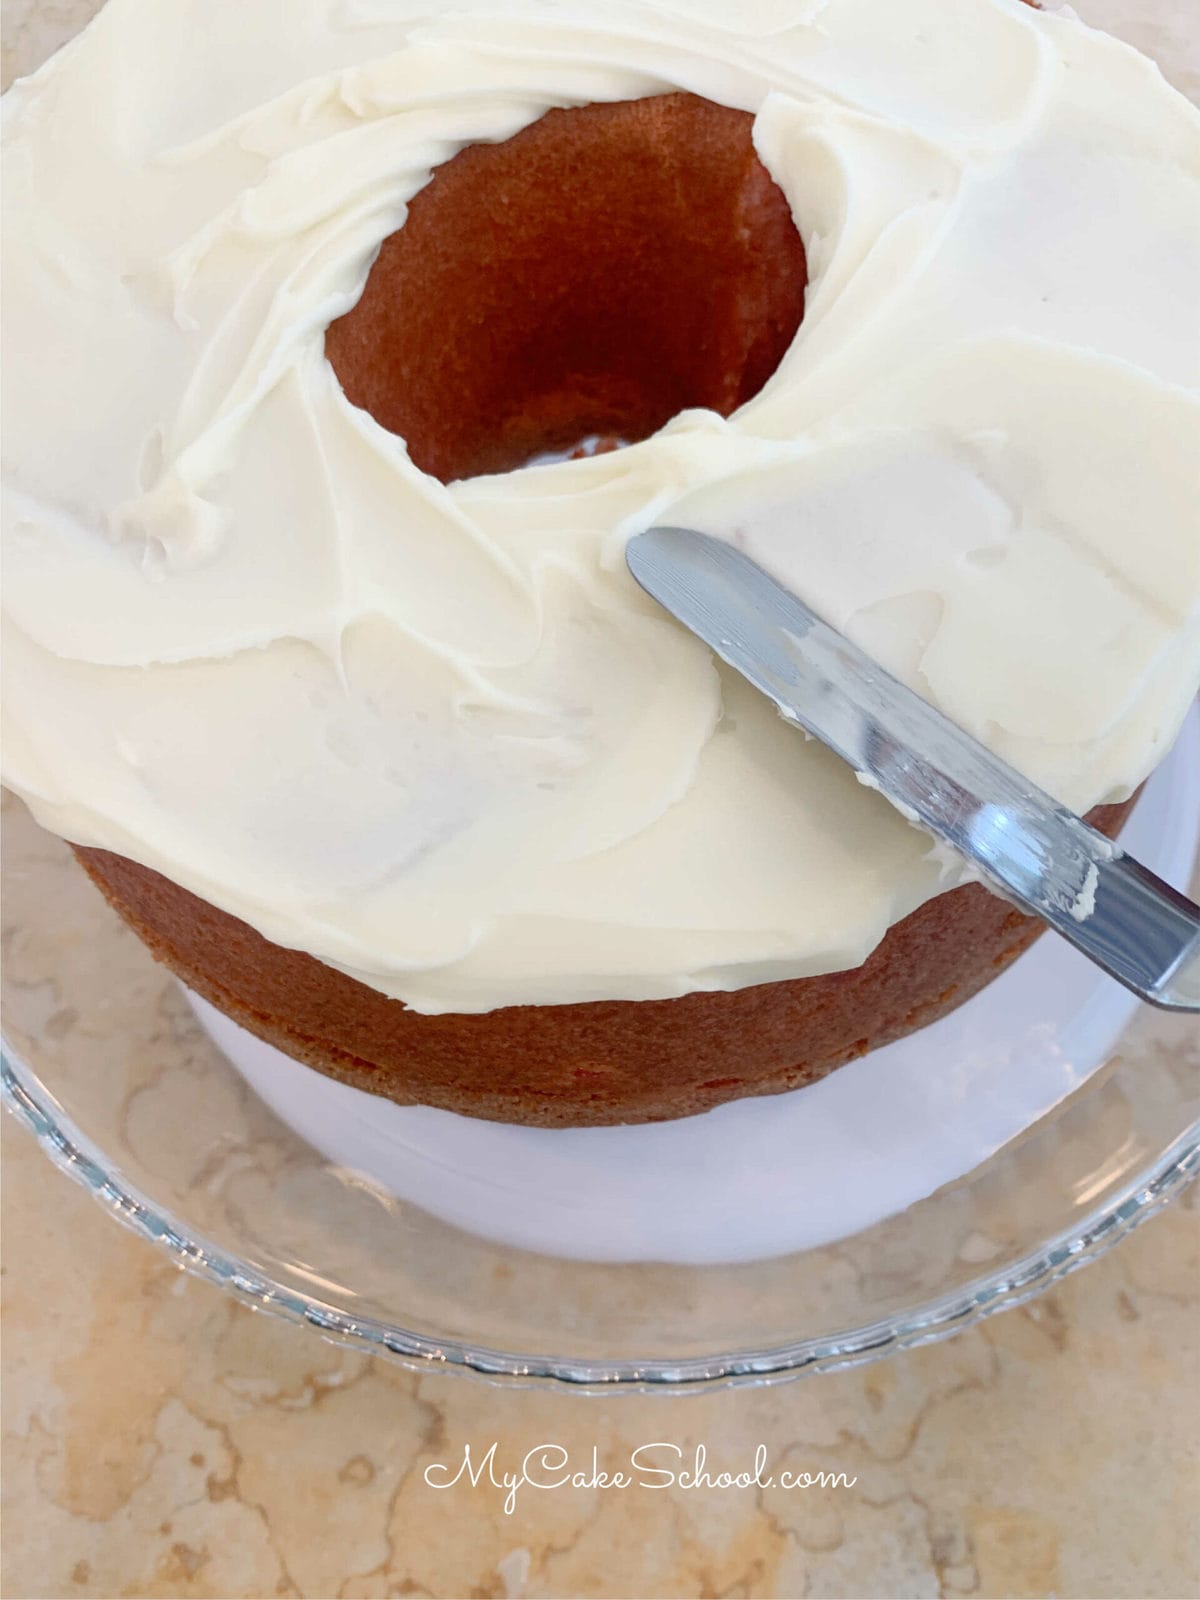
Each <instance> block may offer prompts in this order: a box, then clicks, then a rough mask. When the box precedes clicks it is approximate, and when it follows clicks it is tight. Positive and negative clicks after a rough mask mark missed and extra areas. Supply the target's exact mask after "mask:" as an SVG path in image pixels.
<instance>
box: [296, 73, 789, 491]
mask: <svg viewBox="0 0 1200 1600" xmlns="http://www.w3.org/2000/svg"><path fill="white" fill-rule="evenodd" d="M753 125H754V118H753V116H752V115H751V114H750V113H749V112H747V111H737V110H734V109H731V108H730V107H729V106H720V105H714V104H713V103H712V102H711V101H708V100H702V99H699V98H698V97H697V96H695V95H690V94H665V95H653V96H651V97H649V98H648V99H644V100H623V101H616V102H614V103H612V104H603V105H587V106H577V107H573V108H571V109H570V110H555V111H550V112H548V113H547V114H546V115H545V116H543V117H541V118H539V119H538V120H537V121H536V122H533V123H531V124H530V125H529V126H528V127H527V128H524V129H522V130H521V132H520V133H517V134H516V135H514V136H513V137H512V138H511V139H506V140H505V141H503V143H500V144H492V145H471V146H468V147H467V148H466V149H465V150H462V151H460V152H459V154H458V155H456V156H455V157H454V158H453V159H452V160H451V161H448V162H447V163H446V164H445V165H444V166H442V167H439V168H438V170H437V171H436V172H435V173H434V175H433V178H432V179H431V180H430V182H429V183H428V184H427V185H426V187H425V188H424V189H422V190H421V191H420V192H419V193H418V194H417V195H416V196H415V197H414V198H413V200H412V201H411V203H410V205H409V208H408V215H407V217H406V219H405V222H404V226H403V227H402V228H400V229H398V230H397V231H396V232H395V233H393V234H392V235H391V236H390V238H388V239H386V240H385V241H384V243H383V247H382V249H381V250H380V252H379V256H378V258H377V259H376V261H375V263H374V265H373V266H372V268H371V271H370V274H369V276H368V278H367V283H366V287H365V288H364V290H363V293H362V296H361V297H360V299H359V301H358V303H357V304H356V305H355V306H354V307H353V309H352V310H350V311H349V312H347V314H346V315H345V316H343V317H340V318H339V319H338V320H337V321H336V322H334V323H332V324H331V325H330V327H329V328H328V329H327V330H326V335H325V353H326V355H327V356H328V358H329V361H330V364H331V365H332V367H333V369H334V371H335V373H336V374H337V376H338V378H339V380H340V382H341V385H342V388H343V389H344V390H345V392H346V394H347V396H348V397H349V398H350V399H351V400H352V401H354V403H355V404H356V405H359V406H361V407H362V408H363V409H364V410H366V411H369V412H370V413H371V414H372V416H373V417H374V418H375V419H376V421H377V422H380V423H381V424H382V425H383V426H384V427H385V428H388V429H390V430H391V432H393V433H397V434H399V435H400V436H401V437H402V438H403V439H404V440H405V442H406V444H407V446H408V451H409V455H410V456H411V458H412V460H413V461H414V462H415V463H416V465H417V466H419V467H421V468H422V469H423V470H424V471H426V472H429V473H431V474H433V475H434V476H435V477H438V478H441V479H443V480H445V481H449V480H450V479H452V478H462V477H468V476H471V475H472V474H477V473H483V472H503V471H507V470H508V469H509V468H512V467H517V466H520V465H521V464H522V463H523V462H525V461H527V460H528V459H529V458H530V456H532V455H534V454H536V453H537V452H539V451H547V450H551V451H553V450H569V449H571V447H572V446H574V445H575V444H576V443H577V442H578V441H579V440H580V439H583V438H585V437H587V436H589V435H599V436H605V435H613V436H616V437H618V438H622V439H625V440H635V439H642V438H645V437H647V436H648V435H649V434H651V433H653V432H655V430H656V429H658V428H660V427H661V426H662V425H663V424H664V423H665V422H667V421H669V420H670V418H671V417H673V416H675V415H676V414H677V413H678V412H680V411H683V410H686V409H687V408H689V407H693V406H703V407H707V408H708V409H710V410H713V411H717V412H719V413H720V414H721V415H722V416H728V415H729V413H730V412H731V411H734V410H735V409H736V408H737V407H738V406H740V405H741V404H742V403H743V402H744V401H746V400H748V399H750V398H751V396H753V395H754V394H756V393H757V392H758V390H759V389H760V388H761V387H762V385H763V384H764V383H765V382H766V380H767V379H768V378H769V377H770V375H771V373H772V372H774V370H775V368H776V367H777V366H778V365H779V362H780V360H781V359H782V357H783V355H784V353H785V351H786V350H787V348H788V346H789V345H790V343H791V342H792V338H793V336H794V335H795V332H796V329H797V327H798V326H799V324H800V319H801V316H802V315H803V311H804V290H805V286H806V284H807V281H808V273H807V265H806V261H805V254H804V245H803V243H802V242H801V239H800V235H799V233H798V232H797V231H796V225H795V223H794V221H793V220H792V213H791V209H790V207H789V205H788V202H787V199H786V197H785V196H784V194H783V191H782V190H781V189H780V188H779V186H778V184H776V183H775V181H774V180H773V179H772V178H771V176H770V174H769V173H768V172H767V170H766V168H765V167H764V166H763V164H762V162H761V161H759V159H758V156H757V154H756V152H755V149H754V141H753V137H752V130H753Z"/></svg>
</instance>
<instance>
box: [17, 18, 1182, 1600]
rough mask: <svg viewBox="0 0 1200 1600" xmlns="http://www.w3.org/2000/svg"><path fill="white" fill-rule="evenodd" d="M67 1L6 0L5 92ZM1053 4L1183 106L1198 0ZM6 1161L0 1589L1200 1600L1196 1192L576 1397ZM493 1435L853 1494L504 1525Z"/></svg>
mask: <svg viewBox="0 0 1200 1600" xmlns="http://www.w3.org/2000/svg"><path fill="white" fill-rule="evenodd" d="M248 3H250V0H248ZM257 3H261V0H257ZM96 8H97V0H3V21H4V25H5V26H4V39H3V50H4V75H5V81H6V82H7V81H9V79H11V77H12V76H13V75H15V74H16V73H18V72H24V71H28V70H30V69H31V68H32V67H33V66H34V65H36V64H37V62H38V61H40V60H41V59H42V58H43V57H44V56H45V55H46V54H47V53H48V52H49V51H50V50H51V49H53V48H55V47H56V46H57V45H58V44H60V43H61V42H63V41H64V40H65V39H66V38H68V37H70V35H71V34H72V33H73V32H74V31H75V30H76V29H77V28H78V27H79V26H80V25H81V23H82V22H83V20H85V18H86V17H87V16H88V15H89V14H90V13H91V12H92V11H94V10H95V9H96ZM1078 9H1079V10H1081V11H1082V12H1083V13H1084V14H1085V15H1086V16H1087V17H1088V18H1089V20H1094V21H1096V22H1099V23H1101V24H1102V25H1104V26H1109V27H1112V28H1113V30H1114V31H1116V32H1121V33H1124V34H1125V35H1126V36H1128V37H1130V38H1132V39H1133V40H1134V41H1135V42H1136V43H1138V44H1140V45H1141V46H1142V47H1143V48H1145V49H1147V50H1149V51H1150V52H1151V53H1153V54H1154V55H1155V56H1156V57H1157V58H1158V59H1159V60H1160V61H1161V62H1162V63H1163V64H1164V67H1165V68H1166V69H1167V71H1168V73H1169V75H1170V76H1172V77H1173V78H1174V79H1175V81H1176V82H1178V83H1179V84H1180V85H1181V86H1183V87H1185V88H1186V89H1187V90H1188V91H1189V92H1192V93H1193V94H1200V28H1198V27H1197V20H1198V19H1197V16H1196V13H1195V11H1194V5H1193V0H1088V3H1086V4H1085V3H1084V0H1078ZM3 1162H4V1164H3V1183H4V1200H5V1216H6V1229H5V1238H4V1243H5V1266H4V1285H3V1287H4V1344H3V1375H4V1393H3V1425H4V1455H3V1478H4V1505H5V1511H6V1519H5V1530H4V1531H5V1539H4V1550H3V1570H2V1581H3V1592H4V1593H5V1594H6V1595H9V1596H12V1597H30V1600H32V1597H34V1596H75V1595H79V1596H84V1595H99V1596H118V1595H151V1596H192V1595H196V1596H236V1597H258V1596H273V1595H304V1596H318V1597H325V1596H346V1597H351V1596H392V1595H396V1596H401V1595H431V1596H437V1597H446V1600H448V1597H454V1596H483V1595H499V1596H508V1595H513V1596H515V1595H530V1596H535V1595H595V1596H603V1597H613V1600H616V1597H619V1596H650V1595H662V1596H702V1595H705V1596H708V1595H711V1596H720V1595H746V1596H768V1595H772V1596H773V1595H782V1596H800V1595H815V1596H831V1597H832V1596H859V1595H862V1596H868V1595H888V1596H907V1595H914V1596H916V1595H947V1596H956V1595H964V1596H965V1595H977V1596H1008V1595H1011V1596H1020V1595H1034V1596H1046V1595H1060V1596H1122V1597H1125V1596H1128V1597H1134V1596H1137V1597H1143V1596H1144V1597H1151V1596H1180V1595H1192V1594H1196V1593H1197V1592H1200V1514H1198V1509H1197V1508H1198V1506H1200V1496H1198V1495H1197V1488H1198V1487H1200V1481H1198V1472H1197V1459H1198V1450H1197V1442H1196V1439H1195V1436H1194V1428H1193V1418H1194V1415H1195V1407H1196V1401H1197V1398H1198V1396H1200V1317H1198V1316H1197V1309H1198V1305H1200V1226H1198V1215H1200V1205H1198V1204H1197V1195H1196V1192H1195V1191H1194V1190H1193V1192H1192V1194H1191V1195H1190V1196H1188V1197H1185V1199H1184V1200H1183V1201H1182V1202H1180V1203H1179V1204H1177V1205H1175V1206H1174V1207H1172V1208H1170V1209H1169V1210H1168V1211H1167V1212H1166V1213H1164V1214H1163V1215H1161V1216H1159V1217H1157V1218H1155V1219H1153V1220H1151V1221H1150V1222H1149V1223H1147V1224H1146V1225H1145V1226H1144V1227H1143V1228H1141V1229H1139V1230H1138V1231H1137V1232H1136V1233H1134V1234H1133V1235H1132V1236H1131V1237H1130V1238H1129V1239H1127V1240H1126V1241H1124V1242H1123V1243H1122V1244H1121V1245H1120V1247H1119V1248H1118V1249H1117V1250H1116V1251H1114V1252H1112V1253H1111V1254H1109V1255H1108V1256H1106V1257H1105V1258H1104V1259H1102V1260H1101V1261H1100V1262H1099V1263H1098V1264H1097V1265H1095V1266H1093V1267H1091V1268H1089V1269H1088V1270H1087V1271H1086V1272H1083V1273H1080V1274H1077V1275H1076V1276H1074V1277H1072V1278H1070V1279H1068V1280H1067V1281H1066V1282H1064V1283H1062V1284H1060V1285H1059V1286H1058V1287H1057V1288H1055V1289H1054V1290H1053V1291H1052V1292H1050V1293H1048V1294H1046V1295H1044V1296H1042V1297H1041V1298H1040V1299H1039V1300H1037V1301H1036V1302H1034V1303H1033V1304H1032V1305H1030V1306H1027V1307H1025V1308H1023V1309H1020V1310H1016V1311H1011V1312H1008V1313H1006V1314H1004V1315H1003V1316H1000V1317H996V1318H993V1319H992V1320H990V1321H988V1322H985V1323H984V1324H982V1325H981V1326H979V1327H977V1328H975V1329H973V1330H971V1331H969V1332H967V1333H965V1334H962V1335H960V1336H958V1337H957V1338H955V1339H953V1340H951V1341H950V1342H948V1343H945V1344H941V1345H936V1346H932V1347H929V1348H927V1349H923V1350H914V1351H909V1352H906V1353H904V1354H902V1355H901V1356H899V1357H895V1358H893V1359H892V1360H890V1361H888V1362H887V1363H884V1364H880V1365H876V1366H872V1367H867V1368H861V1369H858V1370H855V1371H852V1372H847V1373H841V1374H836V1375H831V1376H825V1377H820V1378H812V1379H808V1380H805V1381H802V1382H798V1383H793V1384H789V1385H786V1386H783V1387H780V1388H774V1389H769V1390H737V1391H732V1392H726V1393H716V1394H708V1395H693V1396H688V1397H682V1396H680V1397H664V1398H658V1397H633V1396H628V1397H627V1396H613V1397H611V1398H607V1397H606V1398H600V1399H596V1398H585V1397H578V1396H571V1395H564V1394H559V1393H549V1392H540V1391H514V1390H498V1389H493V1388H489V1387H487V1386H486V1385H484V1384H483V1383H481V1382H479V1381H476V1380H471V1379H467V1378H463V1377H458V1376H454V1375H450V1374H445V1375H441V1374H438V1375H429V1376H422V1377H415V1376H413V1375H411V1374H409V1373H407V1372H405V1371H403V1370H402V1369H400V1368H399V1367H396V1366H393V1365H390V1364H387V1363H383V1362H378V1361H372V1360H369V1359H367V1358H365V1357H363V1356H361V1355H358V1354H354V1353H349V1352H346V1351H344V1350H341V1349H337V1348H335V1347H333V1346H331V1345H327V1344H325V1343H323V1342H322V1341H321V1340H320V1339H319V1338H318V1337H317V1336H316V1334H315V1333H313V1332H311V1331H308V1330H306V1329H303V1328H298V1327H294V1326H291V1325H288V1324H284V1323H280V1322H276V1321H274V1320H272V1319H269V1318H267V1317H264V1316H255V1315H254V1314H253V1313H251V1312H250V1311H248V1310H247V1309H245V1308H244V1307H242V1306H240V1305H235V1304H234V1303H233V1302H232V1301H230V1300H228V1299H227V1298H225V1297H223V1296H222V1295H221V1294H220V1293H219V1292H218V1291H217V1290H215V1289H213V1288H212V1287H210V1286H209V1285H207V1284H205V1283H202V1282H199V1281H197V1280H195V1279H191V1278H186V1277H183V1276H181V1275H180V1274H179V1273H178V1271H177V1270H176V1269H175V1267H174V1266H173V1265H172V1264H171V1263H170V1262H169V1261H168V1260H166V1259H165V1258H164V1257H162V1256H160V1255H158V1254H157V1253H156V1252H155V1251H154V1250H153V1249H151V1247H150V1246H148V1245H146V1244H145V1243H143V1242H141V1241H140V1240H138V1239H135V1238H134V1237H133V1236H131V1235H129V1234H126V1233H125V1232H123V1231H122V1230H121V1229H119V1228H117V1227H115V1226H114V1225H113V1223H112V1222H111V1221H110V1220H109V1219H108V1218H107V1217H106V1216H105V1215H104V1214H103V1213H102V1212H101V1210H100V1209H99V1207H97V1206H96V1205H94V1204H93V1202H92V1201H91V1200H90V1199H88V1197H87V1196H86V1195H85V1194H84V1193H83V1192H82V1191H81V1190H80V1189H78V1188H76V1187H75V1186H73V1185H72V1184H71V1183H70V1182H69V1181H68V1180H67V1179H66V1178H64V1177H62V1176H61V1175H60V1174H58V1173H56V1172H54V1171H53V1170H52V1168H51V1167H50V1165H49V1163H48V1162H47V1161H46V1160H45V1158H44V1157H43V1156H42V1155H41V1154H40V1152H39V1151H38V1150H37V1148H36V1147H35V1145H34V1143H33V1141H32V1140H31V1139H29V1138H28V1137H27V1136H26V1135H24V1134H23V1133H22V1132H21V1131H20V1130H19V1129H17V1128H16V1127H15V1125H13V1124H12V1123H11V1121H6V1125H5V1127H4V1130H3ZM492 1441H495V1443H496V1454H495V1461H496V1464H497V1469H498V1470H499V1469H500V1468H501V1466H507V1467H510V1468H511V1467H513V1466H515V1465H516V1464H518V1463H519V1462H520V1460H521V1459H522V1458H523V1457H524V1456H525V1455H526V1453H527V1452H528V1451H530V1450H531V1449H533V1447H535V1446H537V1445H540V1444H544V1443H553V1444H557V1445H560V1446H562V1447H563V1448H565V1449H566V1450H567V1451H569V1453H570V1459H571V1464H572V1466H582V1467H590V1465H591V1460H592V1452H593V1449H594V1450H595V1451H596V1456H597V1460H598V1462H599V1465H600V1466H601V1467H602V1468H609V1469H614V1468H619V1467H620V1466H621V1465H622V1464H624V1463H627V1462H628V1459H629V1456H630V1453H631V1452H632V1451H633V1450H634V1449H636V1448H637V1447H638V1446H639V1445H646V1444H649V1443H651V1442H654V1441H663V1442H666V1443H670V1444H676V1445H678V1447H679V1448H680V1450H681V1451H682V1452H683V1456H682V1457H681V1459H682V1460H684V1461H690V1460H694V1453H695V1450H696V1448H697V1446H698V1445H701V1444H703V1445H704V1446H706V1448H707V1451H708V1454H709V1458H710V1464H711V1465H712V1466H713V1467H714V1468H728V1469H729V1470H732V1471H738V1470H742V1469H743V1468H744V1467H749V1466H750V1465H751V1464H752V1462H753V1459H754V1454H755V1450H756V1448H757V1447H759V1446H762V1447H763V1449H764V1451H765V1454H766V1460H767V1463H768V1467H769V1469H770V1470H779V1469H781V1468H783V1467H786V1465H787V1464H788V1463H789V1462H793V1463H800V1464H802V1465H804V1466H809V1467H811V1468H812V1469H813V1470H816V1468H817V1467H824V1468H828V1469H830V1470H839V1471H842V1472H844V1473H845V1474H846V1475H847V1477H848V1478H852V1479H853V1480H854V1482H853V1483H852V1484H851V1485H849V1486H841V1487H825V1488H820V1487H818V1488H812V1489H807V1490H805V1491H803V1492H802V1493H799V1494H796V1493H792V1494H784V1493H783V1492H782V1491H781V1490H775V1489H770V1490H763V1489H758V1488H753V1487H750V1488H729V1489H718V1488H703V1487H702V1488H696V1489H688V1488H684V1487H682V1486H675V1487H672V1488H668V1489H665V1490H660V1489H656V1488H653V1487H650V1486H649V1485H648V1484H643V1485H642V1486H640V1487H633V1488H630V1489H628V1490H626V1491H624V1492H620V1493H617V1492H611V1491H606V1490H605V1489H603V1488H600V1487H580V1488H571V1487H564V1488H559V1489H555V1490H553V1491H551V1490H540V1489H536V1488H534V1487H532V1486H529V1485H526V1486H525V1487H524V1488H522V1489H521V1490H520V1492H519V1494H518V1496H517V1498H516V1503H515V1505H514V1506H513V1507H512V1508H511V1510H508V1509H506V1507H505V1494H504V1490H503V1489H496V1488H493V1487H492V1486H491V1485H490V1484H488V1483H487V1482H486V1481H485V1482H481V1483H480V1484H479V1485H478V1487H475V1488H472V1487H471V1486H470V1484H469V1483H468V1482H467V1481H466V1479H465V1478H462V1479H460V1480H459V1481H458V1482H457V1483H455V1484H454V1485H453V1486H451V1487H448V1488H443V1489H438V1488H435V1487H433V1486H432V1485H431V1484H430V1482H429V1481H427V1471H428V1472H429V1474H430V1476H432V1477H434V1479H435V1480H436V1478H437V1472H436V1470H435V1469H436V1468H437V1466H438V1465H439V1464H445V1465H446V1466H447V1467H448V1468H449V1469H450V1471H452V1470H453V1468H454V1466H455V1464H457V1463H461V1461H462V1458H463V1451H464V1448H465V1446H466V1445H468V1444H470V1445H471V1447H472V1450H473V1452H474V1454H475V1459H476V1460H478V1459H479V1458H480V1457H481V1456H482V1455H483V1454H484V1453H485V1452H486V1450H487V1448H488V1446H489V1445H490V1444H491V1443H492ZM656 1459H659V1460H661V1459H662V1457H661V1456H659V1457H657V1458H656ZM445 1475H446V1476H448V1475H449V1471H448V1472H447V1473H446V1474H445Z"/></svg>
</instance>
